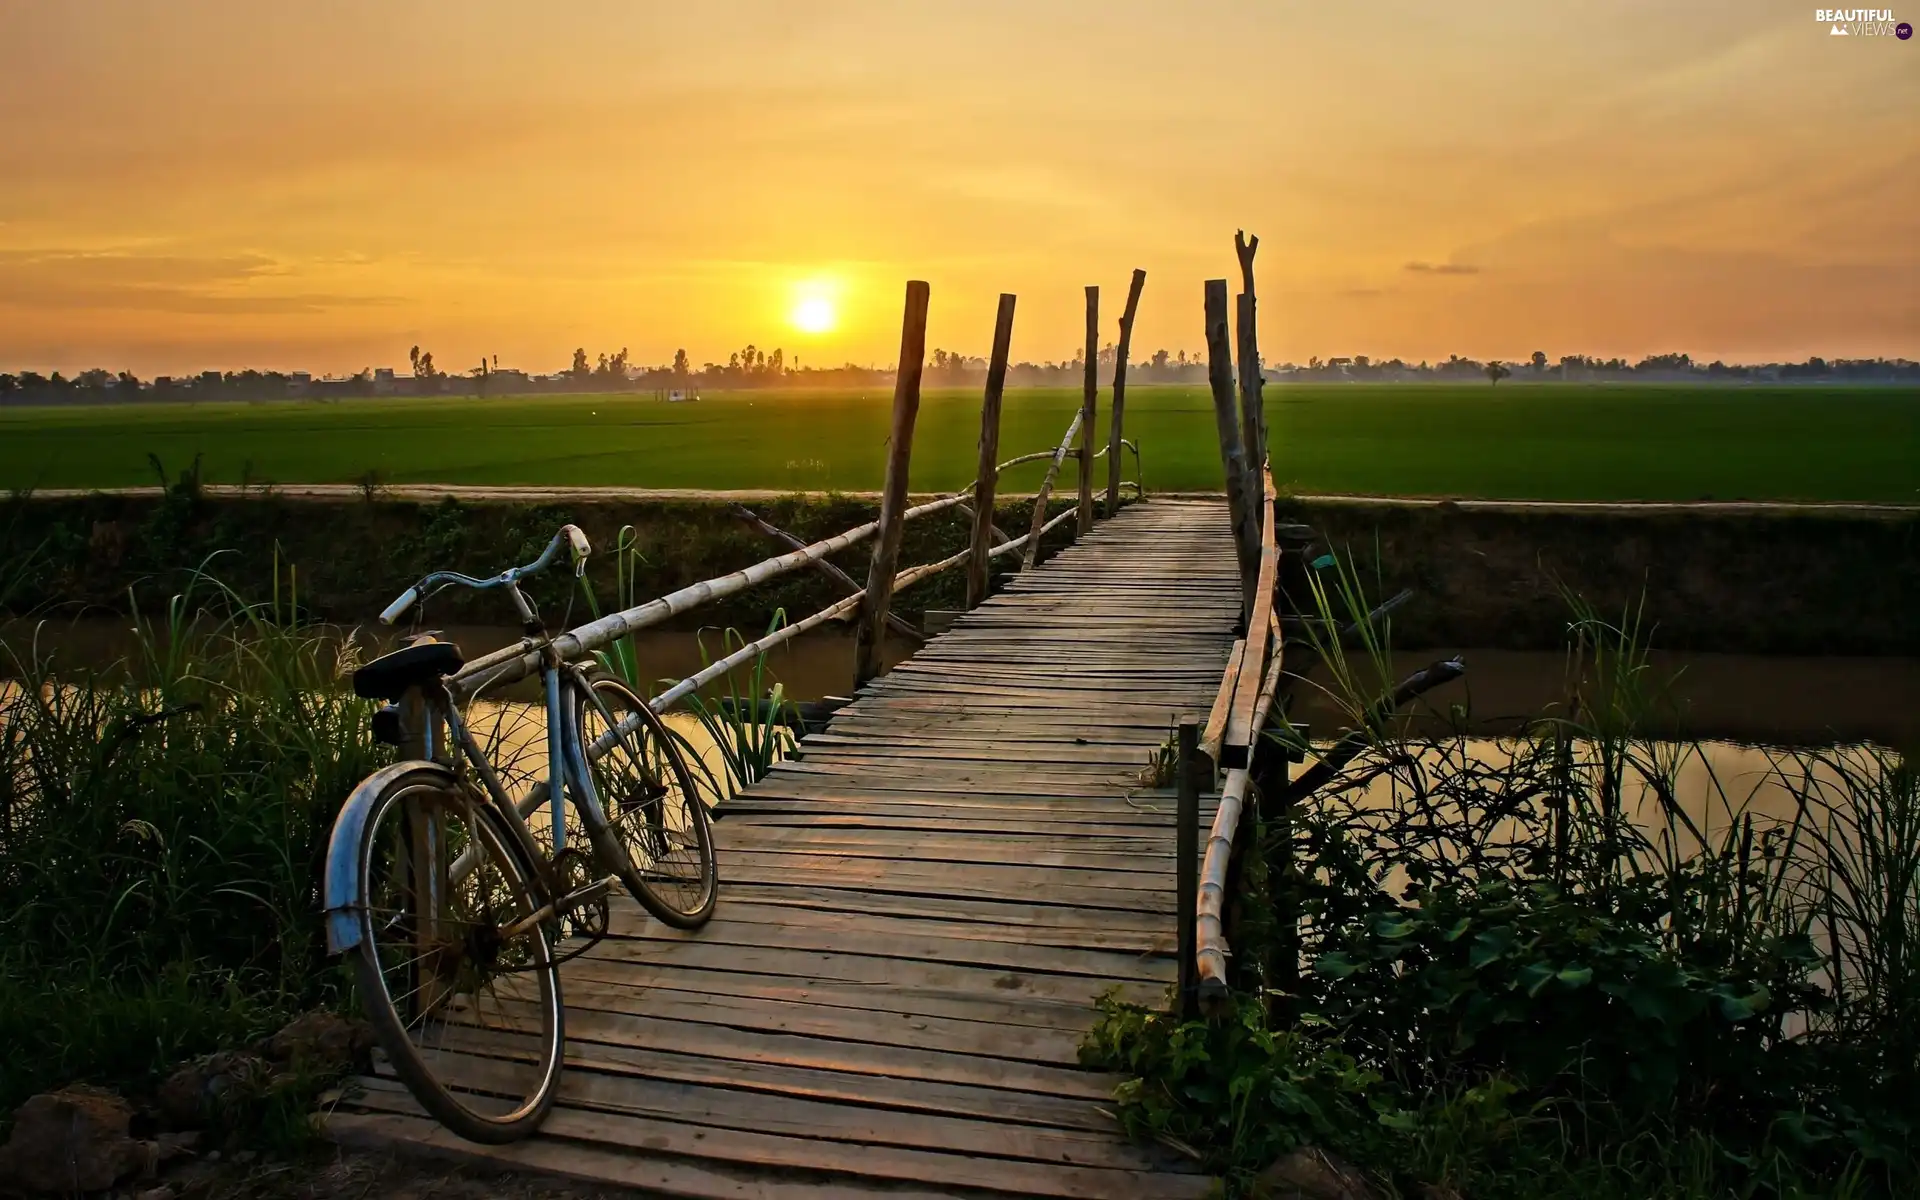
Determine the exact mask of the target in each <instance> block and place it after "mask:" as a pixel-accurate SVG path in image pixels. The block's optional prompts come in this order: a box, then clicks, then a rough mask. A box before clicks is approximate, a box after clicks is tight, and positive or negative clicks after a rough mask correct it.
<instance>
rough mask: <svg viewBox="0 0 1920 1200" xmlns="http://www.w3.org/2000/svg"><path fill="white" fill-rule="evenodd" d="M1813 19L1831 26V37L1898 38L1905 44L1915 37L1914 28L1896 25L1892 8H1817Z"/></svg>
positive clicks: (1903, 22)
mask: <svg viewBox="0 0 1920 1200" xmlns="http://www.w3.org/2000/svg"><path fill="white" fill-rule="evenodd" d="M1813 19H1814V20H1816V21H1818V22H1820V23H1821V24H1822V25H1828V26H1831V27H1832V33H1831V34H1830V35H1829V36H1831V37H1897V38H1899V39H1900V40H1901V41H1903V42H1904V41H1906V40H1907V39H1908V38H1910V37H1912V36H1913V26H1912V25H1909V24H1908V23H1907V22H1905V21H1900V22H1898V23H1896V22H1895V21H1894V19H1893V10H1892V9H1890V8H1816V9H1814V10H1813Z"/></svg>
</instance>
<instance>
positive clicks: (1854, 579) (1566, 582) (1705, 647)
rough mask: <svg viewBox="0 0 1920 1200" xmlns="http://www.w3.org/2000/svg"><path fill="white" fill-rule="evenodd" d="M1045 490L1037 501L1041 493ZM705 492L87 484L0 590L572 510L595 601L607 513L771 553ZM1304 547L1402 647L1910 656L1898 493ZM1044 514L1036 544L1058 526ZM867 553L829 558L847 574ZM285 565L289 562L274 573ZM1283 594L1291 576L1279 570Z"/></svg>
mask: <svg viewBox="0 0 1920 1200" xmlns="http://www.w3.org/2000/svg"><path fill="white" fill-rule="evenodd" d="M1064 504H1065V502H1060V504H1059V505H1058V507H1064ZM753 507H754V508H755V509H756V510H757V511H758V512H760V513H761V514H762V515H763V516H764V517H766V518H767V519H768V520H770V521H772V522H773V523H774V524H776V525H779V526H781V527H783V528H786V529H788V530H790V531H792V532H793V533H794V534H795V535H796V536H799V537H801V538H804V539H808V540H812V539H815V538H819V537H825V536H829V535H831V534H834V533H838V532H840V531H841V530H844V529H846V528H848V527H850V526H853V525H856V524H859V523H860V522H862V521H866V520H870V519H872V517H873V515H874V513H875V505H874V503H873V501H872V500H871V499H867V498H855V497H832V496H805V497H800V496H789V497H780V498H773V499H768V500H764V501H757V502H755V503H754V505H753ZM1029 508H1030V502H1028V501H1022V500H1017V499H1016V500H1014V501H1011V502H1009V503H1007V504H1004V505H1001V506H999V511H998V513H997V515H996V520H997V523H998V524H999V525H1000V526H1001V528H1003V529H1006V530H1008V531H1010V532H1013V533H1015V534H1018V533H1021V532H1024V530H1025V526H1026V522H1027V516H1028V511H1029ZM728 509H729V505H728V504H727V503H726V502H721V501H716V500H700V499H672V500H664V499H651V498H650V499H631V498H616V497H607V496H595V497H587V498H566V499H564V500H563V499H559V498H554V499H550V500H544V501H541V502H538V503H528V502H524V501H517V500H516V501H506V500H498V501H484V502H464V503H463V502H457V501H453V500H441V501H437V502H435V501H428V500H424V499H395V498H381V497H375V498H373V499H366V498H361V497H354V498H332V499H316V498H312V497H291V496H276V495H260V494H254V495H248V496H235V495H232V494H218V495H212V494H202V495H194V494H190V493H186V492H180V491H175V492H172V493H169V494H167V495H165V496H153V495H145V496H136V495H89V496H62V497H44V498H40V497H36V498H16V499H12V500H9V501H7V502H5V503H4V505H0V606H3V607H4V609H5V610H6V611H10V612H14V613H21V612H28V611H40V610H45V609H47V608H49V607H56V606H57V607H59V608H60V609H62V610H64V611H67V612H72V611H75V610H76V609H80V608H92V609H106V610H110V611H115V612H124V611H126V610H127V608H128V607H129V606H130V605H131V604H136V603H137V604H138V605H139V606H140V607H141V608H142V609H144V610H147V611H150V612H152V611H158V610H159V609H160V608H161V607H162V606H164V604H165V603H166V600H167V598H168V597H169V596H171V595H173V594H174V593H175V592H177V591H178V590H179V589H180V587H181V586H182V583H183V580H184V576H183V572H182V570H181V567H182V565H183V564H195V563H200V562H203V561H205V562H207V563H208V569H209V570H210V571H211V572H212V573H213V574H215V575H217V576H218V577H219V578H220V579H221V580H222V581H224V582H225V583H227V584H228V585H230V586H232V587H233V588H235V589H236V591H238V592H239V593H240V594H241V595H244V596H246V597H248V598H254V599H263V598H265V597H267V596H269V595H272V594H273V593H274V588H275V567H276V564H278V566H279V568H280V575H279V581H278V588H279V594H280V595H281V597H282V599H283V600H284V599H285V598H286V597H287V596H288V595H289V594H290V593H296V594H297V596H298V602H299V605H300V607H301V609H302V610H303V611H305V612H306V613H308V614H309V615H312V616H316V617H320V618H324V619H327V620H332V621H340V622H349V623H352V622H358V621H361V620H364V619H366V618H368V617H370V616H371V615H372V614H373V613H375V612H377V611H378V610H379V609H380V608H381V607H383V606H384V605H385V604H386V603H387V602H388V601H389V600H390V599H392V598H393V596H394V595H395V594H397V593H398V592H399V590H400V589H401V588H402V587H404V586H405V585H406V584H407V583H409V582H411V581H412V580H413V579H414V578H416V577H418V576H419V575H420V574H421V573H422V572H423V571H425V570H427V569H430V568H449V569H455V570H464V571H468V572H470V573H475V574H487V573H491V572H493V571H496V570H498V569H499V568H501V567H502V566H505V565H507V564H509V563H513V562H523V561H526V560H527V559H529V558H531V557H533V555H534V554H536V553H537V552H538V551H539V549H540V548H541V546H542V545H544V543H545V541H546V539H547V538H548V537H549V536H551V534H552V531H553V530H554V529H555V528H556V527H557V526H558V525H560V524H561V523H562V522H564V521H573V522H574V523H576V524H578V525H580V526H582V527H583V528H584V529H586V530H587V532H588V534H589V536H590V537H591V538H592V539H593V542H594V546H595V552H596V556H597V559H598V561H597V563H596V565H595V568H594V570H593V572H592V579H593V582H594V585H595V591H596V598H597V600H598V602H599V603H600V604H601V605H602V606H603V607H605V606H611V605H613V604H614V603H616V601H617V597H616V595H615V590H616V588H615V581H614V572H613V569H612V565H611V561H610V560H611V558H612V550H613V547H614V546H615V544H616V542H617V540H618V538H619V534H620V531H621V529H622V528H623V527H631V530H632V533H631V534H630V539H629V544H630V545H631V546H632V548H633V549H634V551H636V552H637V554H638V558H637V559H630V560H629V561H630V564H631V567H632V574H633V588H634V590H635V591H636V592H637V593H638V594H639V595H640V596H641V597H642V598H650V597H652V596H657V595H660V594H662V593H664V592H667V591H670V590H672V589H674V588H677V587H681V586H684V585H686V584H689V583H692V582H695V581H697V580H700V579H706V578H711V577H713V576H716V575H720V574H724V573H726V572H728V571H732V570H736V569H738V568H740V567H743V566H746V565H748V564H749V563H752V562H755V561H758V560H759V559H762V558H765V557H767V556H768V555H769V554H772V553H776V552H778V550H779V547H776V546H774V545H773V544H772V543H770V542H769V541H768V540H767V539H766V538H765V537H763V536H762V535H761V534H759V533H757V532H754V531H753V530H750V529H748V528H747V527H745V526H744V525H742V524H741V523H740V522H738V521H737V520H735V519H734V518H733V517H731V516H730V515H729V514H728ZM1285 509H1286V513H1287V517H1288V519H1290V520H1295V521H1301V522H1305V523H1307V524H1310V525H1313V526H1314V527H1316V528H1317V529H1319V530H1320V531H1321V534H1322V536H1323V541H1324V543H1325V544H1328V545H1331V546H1332V547H1334V548H1336V549H1339V550H1341V551H1343V552H1349V553H1351V554H1352V555H1353V557H1354V558H1355V560H1356V561H1358V562H1359V563H1360V564H1361V567H1362V570H1363V573H1364V575H1365V577H1366V579H1367V587H1368V590H1369V591H1370V592H1373V593H1377V594H1378V595H1379V596H1386V595H1389V594H1391V593H1392V592H1394V591H1397V590H1399V589H1400V588H1401V587H1411V588H1413V589H1415V591H1416V592H1417V598H1416V600H1415V602H1414V603H1412V604H1410V605H1408V606H1407V607H1406V608H1404V609H1402V610H1401V611H1400V612H1399V613H1398V614H1396V616H1395V623H1394V640H1395V642H1396V644H1398V645H1401V646H1428V647H1445V646H1455V647H1462V646H1475V647H1494V648H1501V649H1508V650H1555V649H1558V648H1560V647H1561V646H1562V645H1564V642H1565V636H1566V622H1567V618H1568V613H1569V608H1568V604H1567V600H1566V596H1567V594H1574V595H1578V596H1580V597H1583V598H1584V599H1585V601H1586V602H1587V603H1588V604H1590V605H1591V606H1592V607H1593V608H1594V609H1595V610H1596V611H1598V612H1599V613H1601V614H1604V615H1608V616H1611V617H1618V615H1619V614H1621V613H1622V612H1623V611H1626V610H1627V609H1629V608H1639V607H1641V606H1642V603H1643V600H1644V608H1643V610H1642V611H1643V612H1644V620H1645V623H1646V625H1648V626H1649V627H1650V628H1651V630H1652V635H1651V637H1652V641H1653V642H1654V643H1655V644H1656V645H1659V646H1662V647H1665V648H1668V649H1672V650H1685V651H1713V652H1722V653H1743V654H1775V655H1778V654H1794V655H1906V656H1914V655H1920V512H1913V511H1907V512H1899V511H1877V512H1876V511H1863V510H1845V511H1832V510H1822V509H1817V508H1812V509H1806V510H1797V511H1796V510H1777V509H1770V510H1765V511H1752V512H1748V511H1727V510H1724V509H1717V510H1703V511H1693V510H1685V509H1675V508H1671V507H1667V508H1658V509H1652V510H1648V511H1644V512H1641V511H1628V510H1623V509H1619V508H1610V509H1595V510H1585V509H1573V508H1561V509H1537V510H1536V509H1530V508H1501V509H1495V508H1488V507H1484V506H1463V505H1455V504H1446V503H1442V504H1437V505H1435V504H1396V503H1384V502H1379V501H1367V502H1353V501H1342V500H1334V499H1323V498H1316V499H1312V500H1300V499H1293V500H1288V501H1287V502H1286V503H1285ZM967 532H968V523H967V521H966V520H965V519H964V518H962V517H960V516H959V515H957V514H954V513H943V514H940V515H938V516H935V517H931V518H928V519H926V520H923V521H918V522H915V523H913V524H911V525H909V526H908V527H907V531H906V540H905V545H904V547H903V549H902V556H901V561H902V563H903V564H905V563H916V562H925V561H928V560H930V559H935V558H939V557H942V556H944V555H947V554H951V553H953V552H954V551H956V550H958V549H960V548H961V547H962V546H964V545H965V542H966V537H967ZM1066 541H1067V536H1066V532H1065V530H1064V529H1063V530H1061V531H1057V532H1056V533H1055V534H1054V535H1052V537H1051V538H1050V540H1049V542H1048V547H1049V549H1050V550H1051V549H1057V548H1058V546H1060V545H1063V544H1065V543H1066ZM868 553H869V549H868V547H867V546H864V545H863V546H858V547H855V548H853V549H851V550H848V551H846V552H844V553H842V554H841V555H840V556H839V557H838V559H837V560H836V561H838V562H839V565H840V566H841V567H843V568H844V569H845V570H847V571H848V572H849V573H850V574H852V575H853V576H854V577H855V578H858V579H862V580H864V579H865V577H866V562H867V555H868ZM289 568H291V570H290V569H289ZM1291 582H1292V590H1294V591H1296V592H1298V591H1302V590H1303V589H1302V588H1301V586H1300V583H1301V580H1300V577H1299V576H1298V575H1297V574H1296V575H1294V577H1293V579H1292V581H1291ZM963 592H964V583H963V580H962V578H961V575H960V573H959V572H958V571H950V572H947V573H945V574H943V575H941V576H938V577H935V578H934V579H932V580H929V581H928V582H926V583H923V584H921V585H919V586H917V587H915V588H913V589H911V590H910V591H908V592H907V593H905V594H903V595H902V596H900V597H899V598H898V600H897V602H896V603H897V606H898V608H899V609H900V610H901V611H902V612H903V614H904V615H906V616H907V617H908V618H909V619H917V618H918V616H919V614H920V613H921V612H922V611H924V610H925V609H928V608H956V607H959V605H960V603H961V600H962V595H963ZM536 595H537V598H538V599H539V600H540V602H541V606H542V610H543V613H544V614H545V615H546V616H547V618H548V620H549V621H550V622H552V623H554V624H556V625H557V624H558V623H559V622H560V620H561V619H562V616H563V614H565V613H566V610H567V605H568V604H569V603H570V602H571V603H572V604H573V611H572V616H573V618H574V619H575V620H576V621H577V620H578V619H581V618H583V617H584V616H585V615H586V601H585V598H584V597H583V596H582V595H581V594H580V592H579V591H578V589H577V588H575V587H573V586H571V582H570V581H568V580H565V579H562V578H560V577H558V576H554V577H551V578H548V579H545V580H542V581H540V585H539V587H538V589H537V591H536ZM838 597H839V593H838V592H837V591H836V590H835V588H834V587H833V586H832V585H831V584H829V583H828V582H827V581H825V580H824V579H822V578H821V577H820V576H819V575H818V574H816V573H814V572H812V571H801V572H797V573H795V574H792V575H789V576H786V577H785V578H782V579H779V580H775V581H773V582H771V583H768V584H765V585H763V586H761V587H758V588H755V589H752V590H750V591H749V592H747V593H746V594H744V595H742V596H738V597H734V598H732V599H730V600H727V601H722V602H720V603H717V604H714V605H710V606H706V607H703V608H700V609H698V610H696V611H695V612H694V613H693V614H690V615H689V616H688V618H687V619H686V620H685V621H684V622H683V626H684V627H689V628H691V627H695V626H701V625H733V626H736V627H739V628H742V629H759V628H763V627H764V626H765V625H766V623H767V622H768V620H769V619H770V618H771V617H772V616H773V614H774V612H775V610H777V609H784V610H785V611H786V612H787V613H788V614H790V615H793V616H799V615H804V614H806V613H810V612H813V611H815V610H816V609H818V608H821V607H823V606H825V605H826V604H828V603H830V602H831V601H833V600H835V599H837V598H838ZM503 616H504V614H503V613H502V612H501V611H500V610H499V607H498V601H497V598H494V597H474V596H471V595H467V594H461V593H448V594H447V595H446V596H444V597H442V598H441V599H439V600H437V601H436V602H435V604H434V606H433V610H432V611H431V612H430V613H429V619H430V620H431V621H432V622H435V623H493V622H497V621H499V620H500V619H501V618H502V617H503Z"/></svg>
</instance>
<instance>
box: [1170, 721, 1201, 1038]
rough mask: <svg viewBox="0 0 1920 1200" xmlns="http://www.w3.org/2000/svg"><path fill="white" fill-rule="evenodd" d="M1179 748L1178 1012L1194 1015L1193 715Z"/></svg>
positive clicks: (1196, 841) (1196, 856)
mask: <svg viewBox="0 0 1920 1200" xmlns="http://www.w3.org/2000/svg"><path fill="white" fill-rule="evenodd" d="M1178 738H1179V741H1178V747H1179V749H1178V752H1177V753H1176V755H1175V758H1174V768H1173V769H1174V787H1175V789H1176V791H1175V796H1176V797H1177V798H1176V801H1175V804H1174V821H1175V822H1176V824H1175V826H1174V832H1173V855H1174V869H1173V910H1174V924H1175V927H1176V928H1177V929H1178V931H1179V932H1178V935H1177V936H1176V938H1175V952H1176V953H1177V954H1179V956H1180V974H1179V999H1178V1001H1177V1004H1178V1009H1177V1011H1178V1013H1179V1016H1180V1019H1181V1020H1183V1021H1184V1020H1188V1019H1190V1018H1192V1016H1193V1015H1194V1012H1195V1011H1196V1010H1197V1008H1198V1007H1199V997H1200V976H1199V963H1198V959H1197V958H1196V953H1197V951H1198V948H1199V947H1198V941H1197V939H1196V937H1195V930H1194V921H1195V918H1196V917H1197V915H1198V914H1197V905H1198V902H1199V898H1200V780H1199V778H1198V776H1199V768H1198V765H1197V763H1196V762H1195V759H1196V758H1197V757H1198V747H1199V744H1200V727H1199V725H1197V724H1196V723H1195V722H1194V719H1193V718H1192V717H1190V716H1188V717H1181V718H1180V729H1179V733H1178Z"/></svg>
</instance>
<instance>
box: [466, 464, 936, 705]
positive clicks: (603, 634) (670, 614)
mask: <svg viewBox="0 0 1920 1200" xmlns="http://www.w3.org/2000/svg"><path fill="white" fill-rule="evenodd" d="M966 500H967V493H964V492H962V493H958V494H955V495H952V496H945V497H942V498H941V499H938V500H930V501H928V502H927V503H925V504H921V505H917V506H915V507H913V508H910V509H908V510H906V512H904V513H902V514H901V517H902V519H903V520H912V519H913V518H915V517H924V516H929V515H931V514H933V513H937V512H944V511H946V510H947V509H950V508H953V507H955V506H956V505H959V504H963V503H965V502H966ZM879 528H880V523H879V522H878V521H869V522H867V523H866V524H865V525H858V526H855V527H854V528H852V529H849V530H847V531H846V532H845V533H842V534H838V535H836V536H834V537H830V538H827V539H825V540H823V541H818V542H815V543H813V544H812V545H810V546H807V547H805V548H804V549H800V550H795V551H793V552H792V553H790V554H782V555H779V556H778V557H775V558H769V559H763V560H762V561H760V562H757V563H754V564H753V565H752V566H750V567H745V568H742V569H741V570H738V571H734V572H732V573H731V574H728V575H721V576H718V577H716V578H713V579H706V580H702V581H701V582H699V583H693V584H688V585H687V586H686V587H683V588H681V589H679V590H678V591H675V592H669V593H668V594H667V595H665V596H662V597H660V598H658V599H656V600H650V601H648V602H647V603H645V604H641V605H637V606H635V607H633V608H628V609H623V610H621V611H620V612H616V613H608V614H607V615H606V616H604V617H601V618H600V619H598V620H596V621H589V622H587V623H586V624H585V625H581V626H579V627H578V628H575V629H572V630H569V631H568V632H566V633H563V634H561V635H560V636H559V637H557V638H555V639H553V649H554V651H555V652H556V653H557V654H559V656H560V657H561V659H562V660H565V661H569V662H570V661H572V660H574V659H576V658H579V657H581V656H582V655H585V654H589V653H592V652H593V651H595V650H598V649H600V648H601V647H603V646H608V645H611V644H612V643H613V642H614V641H616V640H618V639H619V638H622V637H625V636H626V635H627V634H629V633H634V632H636V631H638V630H641V629H647V628H651V627H652V626H655V625H659V624H662V623H663V622H665V621H668V620H671V619H672V618H674V617H676V616H679V615H680V614H681V613H684V612H686V611H688V610H689V609H692V608H697V607H698V606H700V605H702V604H705V603H707V602H708V601H710V600H719V599H723V598H725V597H727V596H732V595H735V594H737V593H739V592H742V591H745V590H746V589H747V588H750V587H752V586H754V585H755V584H758V583H764V582H766V581H767V580H769V579H775V578H778V577H779V576H781V575H785V574H787V573H788V572H790V571H795V570H798V569H799V568H801V567H804V566H806V565H808V564H809V563H812V562H815V561H817V560H819V559H822V558H825V557H827V556H828V555H830V554H836V553H838V552H839V551H841V550H845V549H846V548H847V547H849V546H857V545H859V544H860V543H861V542H863V541H865V540H866V539H868V538H870V537H872V536H873V535H874V534H875V533H876V532H877V531H878V530H879ZM862 590H863V591H864V589H862ZM539 667H540V653H539V651H538V650H536V649H534V648H533V647H532V646H531V645H529V644H528V642H527V641H525V640H522V641H520V642H518V643H515V644H514V645H512V646H508V647H506V648H504V649H502V650H496V651H494V652H493V653H492V654H488V655H484V656H482V657H481V658H477V659H475V660H474V661H472V662H470V663H468V664H467V665H466V666H464V667H462V668H461V669H460V672H459V673H458V674H457V675H455V676H454V677H453V678H452V679H451V680H449V681H448V686H449V690H450V691H452V693H453V696H454V700H455V702H456V703H458V702H460V701H463V700H465V699H467V698H469V697H471V696H472V695H473V694H474V693H475V692H477V691H479V690H480V689H481V688H483V687H490V686H493V685H494V684H502V683H512V682H514V681H515V680H518V679H524V678H526V677H527V676H528V675H531V674H533V673H534V672H535V671H537V670H539Z"/></svg>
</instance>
